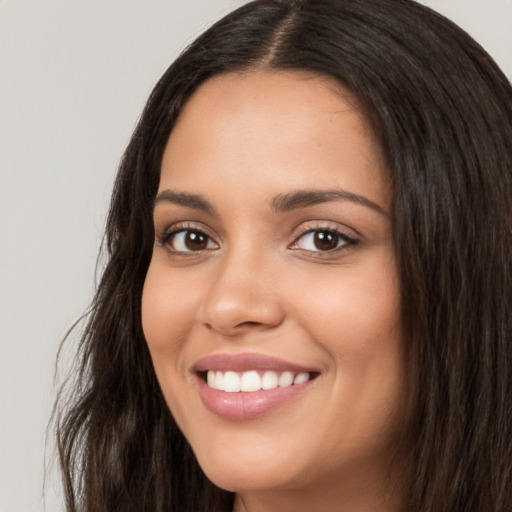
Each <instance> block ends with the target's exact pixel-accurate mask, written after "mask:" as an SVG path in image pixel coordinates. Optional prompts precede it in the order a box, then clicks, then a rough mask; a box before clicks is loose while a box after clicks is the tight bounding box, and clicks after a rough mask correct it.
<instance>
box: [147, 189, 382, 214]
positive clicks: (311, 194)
mask: <svg viewBox="0 0 512 512" xmlns="http://www.w3.org/2000/svg"><path fill="white" fill-rule="evenodd" d="M333 201H349V202H351V203H355V204H358V205H360V206H365V207H366V208H370V209H372V210H374V211H376V212H378V213H380V214H381V215H384V216H386V217H388V216H389V214H388V213H387V212H386V210H384V208H382V206H380V205H378V204H377V203H374V202H373V201H371V200H370V199H368V198H367V197H365V196H361V195H359V194H354V193H353V192H349V191H347V190H343V189H329V190H297V191H295V192H291V193H288V194H279V195H277V196H275V197H274V198H273V199H272V201H271V208H272V211H273V212H274V213H284V212H289V211H292V210H297V209H299V208H307V207H309V206H315V205H317V204H322V203H329V202H333ZM160 203H172V204H175V205H178V206H184V207H186V208H191V209H193V210H199V211H201V212H204V213H208V214H210V215H217V210H216V209H215V207H214V206H213V205H212V203H210V202H209V201H208V200H206V199H205V198H204V197H202V196H200V195H198V194H190V193H188V192H177V191H173V190H163V191H162V192H160V193H159V194H158V195H157V196H156V197H155V199H154V201H153V209H154V208H155V207H156V206H157V205H158V204H160Z"/></svg>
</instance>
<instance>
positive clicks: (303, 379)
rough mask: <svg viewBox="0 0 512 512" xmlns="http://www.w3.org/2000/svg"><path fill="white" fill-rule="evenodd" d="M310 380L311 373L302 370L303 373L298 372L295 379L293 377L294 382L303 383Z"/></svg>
mask: <svg viewBox="0 0 512 512" xmlns="http://www.w3.org/2000/svg"><path fill="white" fill-rule="evenodd" d="M308 380H309V373H306V372H302V373H297V375H295V379H293V383H294V384H303V383H304V382H307V381H308Z"/></svg>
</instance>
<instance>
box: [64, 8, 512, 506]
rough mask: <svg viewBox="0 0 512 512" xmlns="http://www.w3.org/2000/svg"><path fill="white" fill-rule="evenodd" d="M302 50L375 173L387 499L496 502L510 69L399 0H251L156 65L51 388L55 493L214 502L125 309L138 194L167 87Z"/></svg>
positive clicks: (176, 96) (147, 201) (505, 319)
mask: <svg viewBox="0 0 512 512" xmlns="http://www.w3.org/2000/svg"><path fill="white" fill-rule="evenodd" d="M251 68H260V69H261V68H266V69H275V70H287V69H291V70H307V71H310V72H313V73H318V74H322V75H327V76H330V77H333V78H334V79H336V80H338V81H339V83H340V84H342V85H343V86H344V87H346V88H348V89H350V90H352V91H353V92H354V93H356V94H357V95H358V97H359V98H360V99H361V101H362V103H363V104H364V105H365V107H366V109H367V110H368V112H369V115H370V117H371V118H372V121H373V124H374V125H375V131H376V134H377V136H378V137H379V139H380V142H381V144H382V147H383V149H384V152H385V154H386V157H387V163H388V168H389V172H390V175H391V179H392V183H393V187H394V205H393V229H394V240H395V246H396V252H397V257H398V265H399V274H400V278H401V292H402V297H403V311H402V315H403V324H404V331H405V333H406V334H405V343H406V350H407V358H408V375H409V377H408V378H409V386H408V412H409V414H408V418H409V420H408V422H407V424H406V425H404V432H403V447H407V457H406V463H405V465H404V467H403V468H402V474H403V478H402V479H401V483H400V485H401V486H402V488H403V489H402V490H403V494H404V511H410V510H414V511H415V512H440V511H448V510H449V511H450V512H505V511H509V510H511V509H512V88H511V86H510V83H509V81H508V80H507V78H506V77H505V76H504V74H503V73H502V72H501V71H500V70H499V68H498V67H497V65H496V64H495V63H494V62H493V60H492V59H491V57H490V56H489V55H488V54H487V53H486V52H485V51H484V50H483V49H482V48H481V47H480V46H479V45H478V44H477V43H476V42H475V41H474V40H472V39H471V38H470V37H469V36H468V35H467V34H466V33H465V32H463V31H462V30H461V29H460V28H458V27H457V26H456V25H454V24H453V23H451V22H450V21H448V20H447V19H445V18H443V17H442V16H440V15H438V14H436V13H435V12H433V11H431V10H430V9H428V8H426V7H424V6H422V5H420V4H418V3H416V2H414V1H412V0H302V1H301V0H295V1H293V0H258V1H254V2H251V3H248V4H246V5H244V6H242V7H240V8H239V9H237V10H236V11H234V12H232V13H231V14H229V15H228V16H226V17H225V18H223V19H222V20H220V21H219V22H217V23H216V24H215V25H213V26H212V27H211V28H210V29H208V30H207V31H206V32H205V33H204V34H202V35H201V36H200V37H199V38H198V39H197V40H196V41H195V42H194V43H192V44H191V45H190V46H189V47H188V48H187V49H186V50H185V51H184V52H183V53H182V55H181V56H180V57H179V58H178V59H177V60H176V61H175V62H174V63H173V64H172V65H171V66H170V68H169V69H168V70H167V71H166V72H165V74H164V75H163V77H162V78H161V79H160V81H159V82H158V83H157V85H156V87H155V88H154V90H153V92H152V93H151V96H150V98H149V100H148V102H147V105H146V107H145V109H144V111H143V114H142V116H141V118H140V120H139V122H138V125H137V127H136V130H135V132H134V134H133V136H132V138H131V141H130V143H129V145H128V147H127V149H126V152H125V154H124V156H123V158H122V161H121V164H120V168H119V171H118V175H117V178H116V182H115V186H114V191H113V196H112V202H111V206H110V211H109V214H108V219H107V224H106V235H105V242H104V244H105V253H106V263H105V267H104V270H103V273H102V277H101V280H100V281H99V284H98V286H97V292H96V295H95V298H94V301H93V304H92V306H91V310H90V312H89V314H88V315H87V316H86V317H85V319H84V324H83V328H82V332H81V334H80V343H79V346H78V361H79V362H78V365H79V370H78V372H76V374H75V377H74V378H73V379H72V380H71V381H70V382H68V384H67V387H65V388H64V389H63V391H62V392H61V394H60V397H59V399H58V402H57V406H56V411H57V412H56V416H55V425H56V427H55V428H56V434H57V439H58V452H59V457H60V464H61V468H62V472H63V480H64V488H65V495H66V504H67V505H66V506H67V511H68V512H78V511H80V512H83V511H87V512H128V511H130V512H133V511H139V512H142V511H148V512H149V511H150V512H164V511H165V512H187V511H188V512H228V511H229V510H231V508H232V506H233V495H232V494H231V493H228V492H226V491H223V490H221V489H218V488H217V487H215V486H214V485H213V484H212V483H211V482H209V481H208V479H207V478H206V476H205V475H204V474H203V472H202V470H201V469H200V467H199V466H198V464H197V462H196V459H195V457H194V454H193V453H192V450H191V448H190V446H189V445H188V443H187V441H186V440H185V438H184V437H183V435H182V434H181V432H180V431H179V429H178V427H177V426H176V424H175V422H174V420H173V418H172V415H171V414H170V412H169V410H168V407H167V405H166V403H165V401H164V398H163V396H162V393H161V391H160V388H159V385H158V382H157V379H156V377H155V373H154V371H153V367H152V363H151V359H150V356H149V352H148V348H147V346H146V342H145V340H144V336H143V333H142V327H141V312H140V309H141V295H142V288H143V283H144V279H145V275H146V271H147V269H148V265H149V262H150V258H151V253H152V247H153V243H154V231H153V222H152V202H153V199H154V197H155V194H156V191H157V188H158V182H159V174H160V164H161V160H162V154H163V151H164V147H165V145H166V142H167V140H168V138H169V134H170V133H171V131H172V129H173V126H174V124H175V122H176V119H177V118H178V116H179V114H180V111H181V109H182V108H183V105H184V104H185V103H186V102H187V100H188V99H189V98H190V97H191V95H192V94H193V93H194V91H195V90H196V89H197V88H198V87H199V86H200V85H201V84H202V83H204V82H205V81H206V80H208V79H209V78H211V77H213V76H216V75H219V74H222V73H228V72H232V71H239V70H247V69H251Z"/></svg>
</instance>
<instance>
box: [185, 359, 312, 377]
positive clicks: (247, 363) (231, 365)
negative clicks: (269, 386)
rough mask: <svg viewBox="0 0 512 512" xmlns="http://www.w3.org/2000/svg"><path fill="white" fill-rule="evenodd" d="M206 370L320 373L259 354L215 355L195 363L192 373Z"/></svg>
mask: <svg viewBox="0 0 512 512" xmlns="http://www.w3.org/2000/svg"><path fill="white" fill-rule="evenodd" d="M207 370H216V371H221V372H225V371H229V370H231V371H234V372H246V371H249V370H274V371H276V372H279V371H280V372H286V371H289V372H295V373H300V372H316V373H320V372H319V371H318V370H315V369H314V368H306V367H304V366H301V365H297V364H294V363H290V362H288V361H284V360H283V359H278V358H275V357H270V356H263V355H259V354H240V355H236V356H234V355H229V354H216V355H214V356H209V357H204V358H202V359H200V360H199V361H197V363H196V364H195V365H194V367H193V369H192V371H194V372H205V371H207Z"/></svg>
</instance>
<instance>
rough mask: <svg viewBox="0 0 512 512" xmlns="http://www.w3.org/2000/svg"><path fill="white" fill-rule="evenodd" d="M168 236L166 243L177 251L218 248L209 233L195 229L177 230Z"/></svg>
mask: <svg viewBox="0 0 512 512" xmlns="http://www.w3.org/2000/svg"><path fill="white" fill-rule="evenodd" d="M166 238H167V239H166V240H164V243H165V244H166V245H169V246H170V247H171V249H172V250H173V251H175V252H198V251H206V250H210V249H217V248H218V246H217V244H216V243H215V242H214V241H213V240H212V239H211V238H210V237H209V236H208V235H206V234H205V233H203V232H202V231H198V230H193V229H183V230H181V231H176V232H174V233H171V234H170V236H168V237H166Z"/></svg>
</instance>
